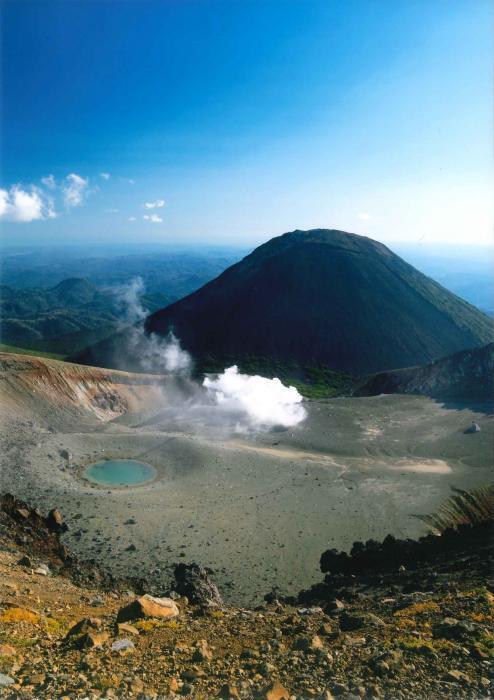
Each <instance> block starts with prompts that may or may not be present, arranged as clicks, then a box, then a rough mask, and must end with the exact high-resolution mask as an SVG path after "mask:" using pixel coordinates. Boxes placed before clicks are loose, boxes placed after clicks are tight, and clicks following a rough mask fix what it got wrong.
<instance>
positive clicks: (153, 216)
mask: <svg viewBox="0 0 494 700" xmlns="http://www.w3.org/2000/svg"><path fill="white" fill-rule="evenodd" d="M142 218H143V219H144V220H145V221H150V222H151V223H152V224H160V223H161V222H162V221H163V219H162V218H161V217H159V216H158V214H144V216H143V217H142Z"/></svg>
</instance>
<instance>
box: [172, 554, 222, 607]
mask: <svg viewBox="0 0 494 700" xmlns="http://www.w3.org/2000/svg"><path fill="white" fill-rule="evenodd" d="M212 573H213V572H212V570H211V569H206V568H204V567H202V566H199V565H198V564H175V570H174V575H175V585H174V590H175V591H177V593H180V595H182V596H186V597H187V598H188V600H189V602H191V603H192V604H194V605H204V606H209V605H223V599H222V597H221V595H220V592H219V590H218V588H217V586H216V584H215V583H214V582H213V581H212V579H211V578H210V574H212Z"/></svg>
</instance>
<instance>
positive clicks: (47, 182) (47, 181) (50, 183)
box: [41, 175, 57, 190]
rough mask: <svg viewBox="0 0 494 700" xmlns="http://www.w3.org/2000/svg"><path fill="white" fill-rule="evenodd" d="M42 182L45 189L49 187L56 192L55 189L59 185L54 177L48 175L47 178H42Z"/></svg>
mask: <svg viewBox="0 0 494 700" xmlns="http://www.w3.org/2000/svg"><path fill="white" fill-rule="evenodd" d="M41 182H42V183H43V185H44V186H45V187H48V189H49V190H54V189H55V187H56V186H57V183H56V182H55V178H54V177H53V175H47V176H46V177H42V178H41Z"/></svg>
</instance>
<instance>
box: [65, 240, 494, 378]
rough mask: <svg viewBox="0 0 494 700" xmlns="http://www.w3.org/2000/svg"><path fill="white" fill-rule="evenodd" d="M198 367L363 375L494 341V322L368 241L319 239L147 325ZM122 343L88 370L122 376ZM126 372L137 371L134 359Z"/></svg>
mask: <svg viewBox="0 0 494 700" xmlns="http://www.w3.org/2000/svg"><path fill="white" fill-rule="evenodd" d="M145 328H146V331H147V332H148V333H156V334H159V335H165V334H167V333H168V332H169V330H171V329H173V330H174V332H175V334H176V335H177V336H178V337H179V338H180V340H181V342H182V345H183V346H184V347H185V348H186V349H187V350H189V351H190V352H191V353H192V354H193V355H194V356H195V357H196V358H199V360H200V361H203V360H204V358H214V359H215V360H218V361H222V360H223V358H227V359H228V361H231V360H232V359H234V360H235V361H238V362H240V363H241V362H242V358H251V359H252V358H254V359H256V358H269V359H270V360H273V361H276V362H284V363H289V364H292V365H294V366H296V365H299V366H316V365H324V366H326V367H330V368H332V369H335V370H339V371H345V372H349V373H352V374H354V375H362V374H366V373H370V372H377V371H380V370H385V369H391V368H396V367H404V366H410V365H417V364H425V363H427V362H430V361H431V360H433V359H435V358H437V357H441V356H444V355H446V354H450V353H453V352H456V351H459V350H463V349H466V348H471V347H475V346H478V345H482V344H485V343H488V342H489V341H491V340H492V338H493V324H492V321H491V320H490V319H489V318H488V317H487V316H486V315H484V314H483V313H482V312H480V311H479V310H478V309H476V308H475V307H473V306H471V305H470V304H468V303H467V302H465V301H463V300H462V299H460V298H459V297H456V296H455V295H454V294H451V293H450V292H448V291H447V290H446V289H444V288H443V287H441V286H440V285H439V284H437V283H436V282H434V281H433V280H431V279H430V278H428V277H426V276H425V275H423V274H422V273H420V272H418V270H416V269H415V268H413V267H412V266H411V265H409V264H408V263H406V262H405V261H404V260H402V259H401V258H400V257H398V256H397V255H395V254H394V253H392V252H391V250H389V249H388V248H387V247H386V246H384V245H382V244H381V243H377V242H376V241H373V240H371V239H369V238H366V237H364V236H358V235H355V234H351V233H345V232H343V231H334V230H324V229H316V230H312V231H307V232H304V231H293V232H291V233H286V234H284V235H282V236H279V237H277V238H273V239H272V240H270V241H268V242H267V243H265V244H264V245H262V246H260V247H259V248H257V249H256V250H255V251H254V252H253V253H251V254H250V255H248V256H247V257H246V258H244V259H243V260H241V261H240V262H239V263H236V264H235V265H232V266H231V267H229V268H228V269H227V270H226V271H225V272H223V273H222V274H221V275H220V276H219V277H217V278H216V279H214V280H213V281H212V282H209V283H208V284H206V285H204V287H202V288H201V289H199V290H198V291H196V292H194V293H193V294H190V295H189V296H187V297H185V298H184V299H182V300H180V301H178V302H176V303H174V304H171V305H170V306H168V307H166V308H165V309H163V310H161V311H157V312H156V313H154V314H152V315H151V316H149V317H148V319H147V320H146V324H145ZM117 345H120V340H119V339H116V340H115V341H112V339H110V340H109V341H104V342H103V343H100V344H98V345H95V346H93V347H92V348H89V349H88V350H87V351H85V352H84V354H83V355H82V356H81V355H79V356H78V360H79V361H83V362H87V363H92V364H98V365H105V364H108V365H110V366H115V365H116V364H117V363H116V362H115V348H116V346H117ZM118 364H119V365H120V366H122V365H125V366H127V367H129V368H130V367H135V362H133V361H132V358H128V361H123V360H122V359H120V361H119V363H118Z"/></svg>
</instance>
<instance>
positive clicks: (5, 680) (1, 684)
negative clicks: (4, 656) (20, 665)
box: [0, 673, 15, 688]
mask: <svg viewBox="0 0 494 700" xmlns="http://www.w3.org/2000/svg"><path fill="white" fill-rule="evenodd" d="M14 683H15V680H14V679H13V678H11V677H10V676H6V675H5V673H0V688H7V687H8V686H9V685H14Z"/></svg>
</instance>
